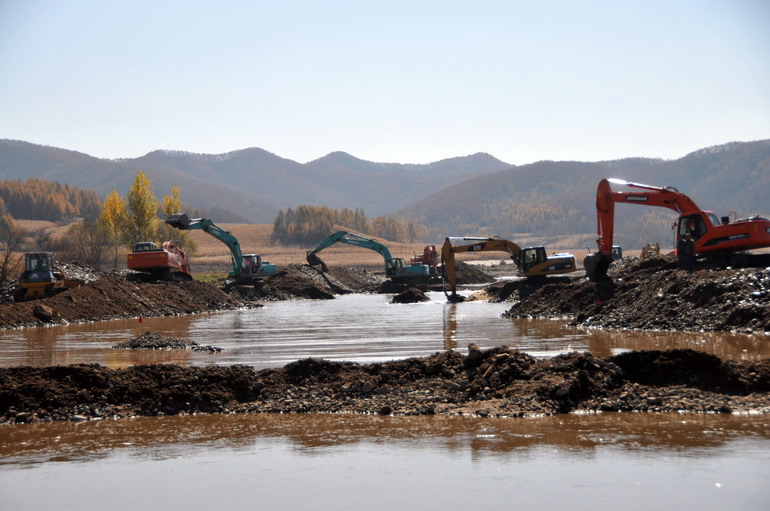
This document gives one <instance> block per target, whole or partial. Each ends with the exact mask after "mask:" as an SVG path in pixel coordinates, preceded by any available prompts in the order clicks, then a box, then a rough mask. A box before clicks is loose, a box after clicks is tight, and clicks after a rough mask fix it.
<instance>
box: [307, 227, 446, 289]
mask: <svg viewBox="0 0 770 511" xmlns="http://www.w3.org/2000/svg"><path fill="white" fill-rule="evenodd" d="M335 243H346V244H348V245H354V246H356V247H363V248H368V249H369V250H374V251H375V252H378V253H379V254H380V255H382V257H383V259H385V276H386V277H387V278H389V279H391V280H392V281H393V282H397V283H414V284H422V283H427V282H428V281H430V278H431V275H430V268H429V267H428V265H427V264H421V263H411V264H409V265H407V264H406V261H404V259H403V258H401V257H393V256H392V255H391V253H390V250H388V247H386V246H385V245H383V244H382V243H380V242H378V241H376V240H373V239H371V238H365V237H363V236H360V235H358V234H353V233H352V232H347V231H337V232H335V233H334V234H332V235H331V236H329V237H327V238H325V239H324V240H322V241H321V242H320V243H318V245H316V246H315V248H313V249H312V250H308V252H307V263H308V264H309V265H311V266H321V269H322V270H323V271H327V268H326V264H325V263H324V262H323V261H322V260H321V259H320V258H319V257H318V255H316V254H318V252H320V251H322V250H323V249H325V248H328V247H330V246H332V245H334V244H335Z"/></svg>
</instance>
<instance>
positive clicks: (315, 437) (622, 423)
mask: <svg viewBox="0 0 770 511" xmlns="http://www.w3.org/2000/svg"><path fill="white" fill-rule="evenodd" d="M266 438H273V439H276V438H280V439H284V440H286V441H288V442H289V444H290V445H291V446H292V447H293V448H294V449H296V450H298V452H302V453H307V454H310V453H313V452H323V451H327V450H328V449H334V448H338V447H341V446H345V445H351V444H359V443H363V444H372V443H373V444H378V443H388V444H392V443H393V442H406V443H415V444H421V445H423V444H425V445H430V450H433V451H441V452H454V453H455V454H467V455H468V456H470V457H471V458H474V459H478V458H484V457H488V456H497V455H510V454H511V453H517V455H519V454H522V453H523V452H525V451H527V450H532V449H539V448H543V447H548V448H553V449H558V450H566V451H570V452H573V453H583V455H591V452H592V451H594V450H596V449H597V448H606V447H610V446H611V447H613V448H615V449H621V450H629V451H640V450H644V451H649V452H651V453H654V452H656V451H666V452H669V453H671V452H679V453H682V454H685V453H687V455H689V456H695V455H697V456H699V457H702V456H709V453H711V452H713V450H714V449H716V448H719V447H724V446H726V445H728V444H729V443H730V442H731V441H734V440H736V439H738V438H744V439H745V438H754V439H757V440H761V441H762V442H770V417H768V416H766V415H755V416H731V415H703V414H684V415H678V414H677V415H671V414H620V413H608V414H598V415H565V416H556V417H541V418H532V419H491V418H477V417H442V416H436V417H431V416H429V417H395V416H386V417H381V416H362V415H323V414H320V415H304V414H283V415H279V414H243V415H224V416H222V415H199V416H174V417H155V418H146V417H145V418H136V419H131V420H121V421H90V422H86V423H52V424H25V425H8V426H4V427H2V428H0V467H2V466H10V465H28V464H38V463H46V462H53V461H69V462H71V461H94V460H98V459H102V458H104V457H105V456H107V455H108V454H109V453H111V452H112V451H113V450H125V451H129V452H131V453H134V454H138V455H142V456H145V455H147V454H148V452H149V451H151V452H152V455H153V456H154V457H155V458H156V459H164V458H173V457H175V456H178V455H179V453H180V452H185V453H188V454H189V452H191V449H192V450H193V451H194V450H196V449H199V448H200V449H206V450H209V449H211V450H220V449H228V450H231V451H238V450H242V449H246V450H248V449H250V448H251V447H252V446H253V445H254V442H255V441H256V440H257V439H266ZM764 445H765V446H766V447H770V443H765V444H764ZM768 453H770V451H768ZM0 470H2V469H1V468H0Z"/></svg>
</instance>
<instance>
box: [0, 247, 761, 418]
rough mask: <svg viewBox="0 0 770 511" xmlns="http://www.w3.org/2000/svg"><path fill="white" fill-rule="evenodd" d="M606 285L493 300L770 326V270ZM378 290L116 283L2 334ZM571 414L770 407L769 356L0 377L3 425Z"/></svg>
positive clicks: (660, 263)
mask: <svg viewBox="0 0 770 511" xmlns="http://www.w3.org/2000/svg"><path fill="white" fill-rule="evenodd" d="M611 276H612V277H613V278H614V283H604V284H601V285H600V286H597V284H594V283H592V282H589V281H587V280H585V279H582V278H574V277H573V278H570V277H560V278H553V279H542V280H539V281H508V282H501V283H497V284H494V285H492V286H489V287H488V288H486V289H485V291H484V293H485V294H486V296H488V297H489V296H491V297H494V298H496V299H498V300H509V301H512V302H513V305H512V307H511V309H510V310H509V311H508V315H510V316H516V317H549V318H554V317H560V318H568V320H570V321H572V322H573V324H576V325H586V326H591V327H603V328H643V329H649V328H657V329H671V330H673V329H679V330H741V331H752V332H758V331H770V311H769V310H768V309H769V308H770V273H768V271H766V270H764V269H754V270H749V269H745V270H734V271H699V272H696V273H693V274H689V273H687V272H684V271H681V270H677V269H676V268H675V263H674V262H673V261H672V260H671V259H668V258H658V259H651V260H645V261H638V260H636V261H634V260H632V259H631V258H629V259H627V260H625V261H623V262H622V263H620V264H615V265H613V268H612V272H611ZM381 286H382V284H381V282H380V278H378V277H377V276H376V275H374V274H371V273H369V272H366V271H365V270H361V269H333V270H332V271H330V272H329V273H326V274H322V273H320V272H319V271H317V270H315V269H313V268H310V267H309V266H306V265H291V266H289V267H287V268H285V269H284V270H282V271H281V272H280V273H279V274H278V275H276V276H275V277H273V278H271V279H265V281H264V282H263V283H262V284H260V285H258V286H252V287H250V288H244V287H243V286H228V287H226V290H227V292H226V291H225V290H222V289H220V288H218V287H216V286H213V285H209V284H204V283H201V282H184V283H144V282H138V281H132V280H128V279H126V278H125V277H124V276H122V275H117V274H112V275H105V276H101V278H97V279H95V280H93V281H90V282H88V283H87V284H85V285H84V286H82V287H80V288H77V289H72V290H69V291H66V292H64V293H62V294H60V295H57V296H55V297H52V298H48V299H45V300H40V301H35V302H28V303H20V304H7V305H0V327H3V328H13V327H20V326H39V325H43V324H45V323H60V322H75V321H97V320H104V319H113V318H124V317H136V316H139V315H145V316H151V315H175V314H190V313H195V312H205V311H211V310H221V309H228V308H236V307H242V306H244V305H246V304H249V303H250V302H251V301H252V300H270V299H290V298H297V297H303V298H329V297H330V296H333V295H334V294H341V293H345V292H378V291H380V290H381V289H382V287H381ZM242 288H244V289H242ZM419 291H420V290H417V291H413V292H412V294H414V295H415V296H417V295H419ZM140 337H142V336H140ZM135 341H136V346H125V347H124V348H137V347H138V348H141V347H149V346H153V344H155V345H156V346H153V349H159V348H169V347H173V348H185V349H190V348H192V349H194V347H190V346H185V345H184V343H182V346H176V344H177V343H176V340H173V339H172V340H171V341H173V342H172V343H173V344H175V346H163V345H162V344H163V342H169V341H168V339H165V340H164V339H160V340H159V339H158V336H157V335H153V334H151V333H148V334H147V335H146V336H144V338H141V339H136V340H135ZM159 343H160V344H159ZM576 411H593V412H596V411H652V412H657V411H660V412H670V411H687V412H722V413H730V412H732V413H735V412H749V411H756V412H760V413H770V360H762V361H757V362H747V361H740V362H739V361H723V360H720V359H718V358H716V357H714V356H712V355H708V354H705V353H701V352H697V351H690V350H674V351H649V352H631V353H623V354H621V355H617V356H614V357H609V358H604V359H601V358H596V357H593V356H592V355H591V354H589V353H572V354H567V355H562V356H558V357H555V358H552V359H546V360H540V359H535V358H533V357H531V356H529V355H526V354H524V353H520V352H517V351H511V350H509V349H508V348H506V347H504V346H503V347H498V348H494V349H491V350H486V351H481V350H479V349H477V348H476V347H475V346H469V348H468V351H467V354H461V353H459V352H458V351H448V352H443V353H436V354H435V355H433V356H431V357H427V358H415V359H408V360H401V361H393V362H385V363H375V364H366V365H363V364H355V363H341V362H329V361H324V360H316V359H306V360H300V361H297V362H294V363H292V364H289V365H287V366H285V367H283V368H278V369H267V370H262V371H255V370H254V369H252V368H250V367H246V366H232V367H181V366H177V365H171V364H163V365H143V366H134V367H129V368H125V369H108V368H105V367H101V366H98V365H74V366H66V367H65V366H54V367H12V368H0V422H7V423H18V422H36V421H51V420H86V419H91V418H105V417H111V418H121V417H131V416H135V415H167V414H183V413H198V412H201V413H234V412H235V413H239V412H297V413H303V412H355V413H379V414H403V415H414V414H475V415H482V416H523V415H536V414H555V413H568V412H576Z"/></svg>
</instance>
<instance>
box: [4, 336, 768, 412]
mask: <svg viewBox="0 0 770 511" xmlns="http://www.w3.org/2000/svg"><path fill="white" fill-rule="evenodd" d="M573 411H652V412H670V411H688V412H721V413H730V412H744V411H758V412H764V413H768V412H770V360H765V361H760V362H734V361H726V362H725V361H722V360H720V359H718V358H717V357H714V356H712V355H708V354H705V353H700V352H696V351H691V350H676V351H668V352H658V351H655V352H630V353H624V354H621V355H617V356H615V357H610V358H606V359H600V358H595V357H593V356H592V355H590V354H587V353H572V354H567V355H561V356H558V357H555V358H552V359H545V360H539V359H535V358H533V357H531V356H529V355H526V354H524V353H520V352H518V351H511V350H508V349H507V348H505V347H499V348H493V349H491V350H484V351H482V350H479V349H477V348H475V347H474V346H473V345H471V346H470V347H469V349H468V352H467V355H463V354H461V353H459V352H457V351H449V352H443V353H436V354H435V355H433V356H431V357H427V358H413V359H407V360H400V361H393V362H384V363H374V364H365V365H363V364H355V363H343V362H329V361H324V360H316V359H305V360H300V361H297V362H294V363H291V364H289V365H287V366H285V367H283V368H280V369H266V370H262V371H255V370H253V369H252V368H250V367H247V366H231V367H180V366H176V365H171V364H158V365H143V366H134V367H130V368H126V369H114V370H113V369H108V368H105V367H101V366H96V365H78V366H67V367H62V366H58V367H42V368H37V367H14V368H4V369H0V422H12V423H13V422H38V421H54V420H87V419H90V418H124V417H131V416H136V415H150V416H154V415H175V414H184V413H197V412H202V413H243V412H256V413H279V412H280V413H286V412H294V413H309V412H336V413H340V412H353V413H379V414H399V415H417V414H475V415H481V416H506V417H512V416H525V415H535V414H557V413H568V412H573Z"/></svg>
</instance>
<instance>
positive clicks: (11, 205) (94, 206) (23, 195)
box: [0, 178, 102, 222]
mask: <svg viewBox="0 0 770 511" xmlns="http://www.w3.org/2000/svg"><path fill="white" fill-rule="evenodd" d="M101 209H102V203H101V201H100V200H99V196H98V195H97V194H96V192H95V191H93V190H80V189H78V188H75V187H73V186H70V185H67V184H61V183H55V182H52V181H45V180H43V179H36V178H30V179H27V180H26V181H20V180H17V181H0V211H2V213H3V214H10V215H11V216H12V217H13V218H24V219H27V220H48V221H51V222H69V221H71V220H73V219H75V218H83V219H85V220H96V218H97V217H98V216H99V213H100V212H101Z"/></svg>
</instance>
